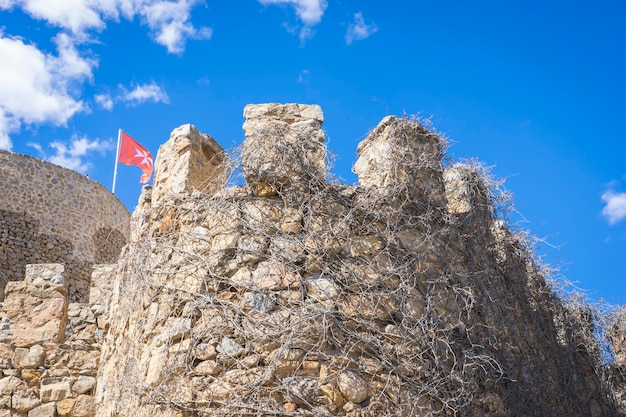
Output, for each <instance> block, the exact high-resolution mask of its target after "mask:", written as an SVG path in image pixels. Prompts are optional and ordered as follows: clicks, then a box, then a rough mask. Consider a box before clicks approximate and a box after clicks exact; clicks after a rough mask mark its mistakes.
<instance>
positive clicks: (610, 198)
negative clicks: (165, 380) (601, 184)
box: [602, 190, 626, 225]
mask: <svg viewBox="0 0 626 417" xmlns="http://www.w3.org/2000/svg"><path fill="white" fill-rule="evenodd" d="M602 201H604V203H605V204H606V205H605V206H604V208H603V209H602V215H603V216H604V217H605V218H606V220H607V221H608V222H609V224H611V225H613V224H615V223H617V222H619V221H621V220H624V219H625V218H626V193H616V192H614V191H612V190H609V191H606V192H605V193H604V194H602Z"/></svg>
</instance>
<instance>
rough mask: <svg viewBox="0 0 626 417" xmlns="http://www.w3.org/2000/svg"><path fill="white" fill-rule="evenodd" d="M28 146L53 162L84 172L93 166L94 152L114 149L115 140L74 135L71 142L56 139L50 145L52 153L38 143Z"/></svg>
mask: <svg viewBox="0 0 626 417" xmlns="http://www.w3.org/2000/svg"><path fill="white" fill-rule="evenodd" d="M28 146H30V147H32V148H34V149H36V150H37V151H38V152H39V154H40V156H41V157H42V158H43V159H45V160H46V161H49V162H52V163H53V164H57V165H61V166H63V167H65V168H69V169H72V170H74V171H77V172H80V173H82V174H84V173H86V172H87V171H89V169H90V168H91V167H92V164H91V162H89V158H90V157H91V155H93V154H94V153H100V154H104V153H106V152H107V151H110V150H112V149H113V142H112V141H110V140H99V139H95V140H89V138H87V137H84V136H82V137H81V136H77V135H74V136H72V138H71V139H70V142H69V143H65V142H59V141H54V142H52V143H50V144H49V145H48V146H49V147H50V148H52V150H53V152H52V153H47V152H46V151H45V150H44V149H43V147H42V146H41V145H40V144H38V143H29V144H28Z"/></svg>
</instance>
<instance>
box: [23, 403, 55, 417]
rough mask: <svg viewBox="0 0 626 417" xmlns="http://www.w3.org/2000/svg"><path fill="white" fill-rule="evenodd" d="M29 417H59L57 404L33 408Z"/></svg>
mask: <svg viewBox="0 0 626 417" xmlns="http://www.w3.org/2000/svg"><path fill="white" fill-rule="evenodd" d="M28 417H57V412H56V404H54V403H47V404H41V405H40V406H38V407H36V408H33V409H32V410H30V411H29V412H28Z"/></svg>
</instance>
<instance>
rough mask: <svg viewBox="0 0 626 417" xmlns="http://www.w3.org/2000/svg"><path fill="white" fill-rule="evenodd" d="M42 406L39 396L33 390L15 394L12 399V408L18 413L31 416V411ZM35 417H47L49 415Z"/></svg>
mask: <svg viewBox="0 0 626 417" xmlns="http://www.w3.org/2000/svg"><path fill="white" fill-rule="evenodd" d="M40 404H41V401H40V400H39V398H38V397H37V395H35V393H34V392H33V391H31V390H27V391H23V392H18V393H15V394H13V398H12V399H11V408H13V409H14V410H15V411H17V412H18V413H28V415H30V413H29V411H31V410H33V409H34V408H35V407H37V406H39V405H40ZM35 415H37V416H39V415H42V416H43V415H46V416H47V415H48V414H35Z"/></svg>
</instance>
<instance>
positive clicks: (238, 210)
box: [0, 104, 626, 417]
mask: <svg viewBox="0 0 626 417" xmlns="http://www.w3.org/2000/svg"><path fill="white" fill-rule="evenodd" d="M244 117H245V119H246V122H245V124H244V130H245V133H246V137H247V139H246V142H244V144H243V146H242V148H243V149H242V157H243V160H242V161H241V162H242V165H243V168H244V176H245V178H246V180H247V182H248V184H247V186H233V187H226V186H225V178H227V177H228V176H229V175H230V174H231V173H232V171H233V170H235V169H237V167H236V166H234V165H233V166H231V165H230V164H232V161H230V160H229V159H228V158H226V157H225V156H224V154H223V151H222V149H221V147H219V145H217V144H216V143H215V142H214V141H213V140H212V139H211V138H210V137H209V136H207V135H203V134H201V133H199V132H198V131H197V130H196V129H195V128H194V127H193V126H191V125H184V126H181V127H180V128H178V129H175V130H174V131H173V132H172V135H171V138H170V141H169V142H168V143H166V144H164V145H163V146H162V147H161V150H160V151H159V156H158V158H157V161H156V164H155V169H156V172H155V187H149V186H147V187H144V189H143V191H142V194H141V197H140V199H139V203H138V206H137V209H136V211H135V213H134V214H133V217H132V219H131V222H130V227H128V222H127V223H126V226H125V227H126V228H127V229H124V230H121V231H120V234H121V235H123V236H130V241H129V243H128V244H127V245H126V246H125V247H124V249H123V250H122V253H121V254H120V256H119V261H118V263H117V264H96V265H93V262H92V261H89V262H87V261H85V262H84V264H81V265H82V266H81V268H82V269H80V271H83V272H81V273H86V272H85V271H87V267H89V271H90V272H89V276H83V277H79V278H77V276H76V273H77V272H76V271H78V269H77V268H76V266H75V265H76V264H75V263H73V262H67V263H65V264H59V263H55V264H42V263H36V264H29V265H26V264H24V263H23V262H24V260H25V259H30V258H29V256H30V255H29V253H30V252H29V250H30V248H31V247H36V248H37V250H40V251H41V257H39V258H36V259H40V260H45V259H49V258H47V256H50V254H55V255H54V256H56V254H57V253H58V251H59V250H66V247H65V246H64V245H65V243H63V242H66V243H67V242H69V243H67V245H68V246H67V248H69V247H71V243H72V241H71V240H69V241H68V240H63V239H65V238H63V239H61V238H58V234H55V235H50V236H48V237H50V239H48V240H45V245H44V246H35V245H36V243H35V242H36V241H37V240H36V239H33V238H32V236H31V235H24V236H25V237H20V239H25V240H24V242H25V244H24V246H15V242H17V241H18V240H17V239H16V238H15V237H16V236H18V233H17V232H16V231H18V230H21V231H24V230H26V229H28V228H29V227H31V226H32V225H38V224H39V223H37V222H38V221H39V220H37V216H32V215H29V214H27V213H18V212H15V211H10V212H9V213H8V214H7V216H8V217H5V218H10V219H12V220H11V221H10V222H9V223H10V224H9V223H7V222H5V223H3V225H2V228H1V229H0V230H1V232H2V233H3V235H2V238H3V239H5V240H3V243H4V242H9V243H7V246H1V247H0V251H1V250H4V248H5V247H10V248H11V249H10V251H6V250H5V251H4V252H2V253H3V254H7V253H12V254H13V255H10V256H8V257H6V258H5V259H13V260H14V262H15V263H14V264H13V263H11V262H9V261H7V262H6V263H5V264H2V267H0V274H4V275H3V276H4V277H5V278H6V277H7V276H10V277H11V282H8V283H7V284H6V296H5V299H4V303H3V304H0V305H1V306H2V311H1V312H0V417H4V416H10V417H26V416H30V417H32V416H41V417H43V416H50V417H66V416H67V417H94V416H98V417H113V416H131V415H132V416H136V417H148V416H150V417H152V416H165V417H168V416H171V417H174V416H175V417H209V416H210V417H215V416H224V417H225V416H232V417H235V416H238V417H239V416H242V417H243V416H316V417H317V416H349V417H357V416H358V417H366V416H372V417H373V416H376V417H378V416H383V417H384V416H406V417H411V416H415V417H417V416H437V415H441V416H449V415H456V416H470V417H473V416H572V417H573V416H593V417H596V416H620V415H626V396H625V395H624V392H626V382H625V380H626V378H624V375H626V371H625V369H624V366H625V365H624V340H626V337H625V336H624V334H626V330H625V326H624V314H623V311H621V312H619V314H616V315H615V317H614V318H615V320H614V321H613V323H612V324H611V326H609V328H608V329H607V331H608V336H609V338H610V340H611V342H612V344H613V352H614V354H615V361H614V362H613V363H611V364H608V365H603V364H602V363H601V362H600V358H599V352H600V348H599V346H598V345H597V343H596V342H595V340H594V336H593V331H594V328H593V321H592V319H591V316H590V315H589V314H588V312H587V311H585V310H584V309H575V308H572V307H571V306H568V305H567V304H564V303H563V302H562V301H561V300H560V299H559V298H558V297H556V296H555V295H554V294H553V293H552V292H551V291H550V289H549V287H548V286H547V284H546V278H545V276H544V275H543V274H542V272H541V268H540V267H539V266H538V265H537V264H536V263H535V261H534V258H533V256H532V254H531V253H530V252H529V249H528V247H527V246H526V245H525V244H524V242H523V241H522V240H520V239H519V238H518V237H516V234H515V233H513V232H512V231H511V230H509V229H508V227H507V226H506V224H505V223H504V222H503V221H502V220H499V219H497V218H496V217H495V213H497V207H496V206H495V205H494V204H496V203H497V200H496V199H495V198H494V191H493V189H491V188H490V187H491V185H490V183H489V181H490V180H489V178H488V177H486V176H485V173H484V172H483V171H482V170H481V169H479V168H476V167H474V166H468V165H462V164H460V165H452V166H449V167H447V168H444V166H443V164H442V163H441V161H440V158H441V154H442V151H443V145H442V144H441V143H440V142H439V141H438V137H437V135H435V134H434V133H431V132H429V131H428V130H426V129H425V128H424V127H423V126H421V125H420V124H419V123H417V122H416V121H414V120H407V119H399V118H395V117H388V118H385V119H384V120H383V121H382V122H381V123H380V124H379V126H378V127H376V128H375V129H374V130H373V131H372V133H370V135H368V137H367V138H366V139H365V140H364V141H363V142H362V143H361V144H360V145H359V148H358V160H357V163H356V165H355V172H357V174H358V175H359V184H358V185H357V186H346V185H336V184H325V181H324V178H325V175H324V172H325V166H324V160H325V152H326V151H325V148H324V143H323V137H324V134H323V132H322V130H321V123H322V121H323V117H322V113H321V110H320V109H319V107H318V106H307V105H299V104H287V105H279V104H262V105H251V106H247V107H246V109H245V111H244ZM276 144H278V145H277V146H273V145H276ZM10 155H12V154H10ZM0 156H2V155H0ZM5 156H6V155H5ZM20 161H22V159H21V158H20V157H19V156H18V157H17V158H16V159H12V158H9V162H11V163H12V164H13V165H9V168H14V167H16V166H17V167H19V166H21V165H20ZM15 164H17V165H15ZM24 166H28V165H24ZM0 170H4V171H6V170H7V167H4V168H3V167H2V166H0ZM29 172H30V171H29ZM11 178H14V177H11ZM0 179H2V177H0ZM0 183H2V181H1V180H0ZM65 185H67V184H65ZM70 185H71V181H70ZM70 185H67V186H68V187H69V186H70ZM0 187H4V188H7V187H8V188H10V186H8V185H6V184H0ZM81 198H82V197H81ZM81 201H82V200H81ZM59 222H61V221H59ZM59 224H60V223H59ZM86 228H88V227H86ZM51 232H54V233H57V232H56V231H52V230H51ZM20 233H21V232H20ZM6 236H10V239H9V240H6ZM20 236H21V235H20ZM29 236H30V237H29ZM55 236H56V237H55ZM54 239H56V240H54ZM42 242H43V241H42ZM98 242H101V241H99V240H98ZM29 245H30V246H29ZM55 245H57V246H55ZM114 248H115V246H110V247H109V249H106V248H104V250H103V252H102V253H104V252H107V251H110V254H111V256H113V255H116V254H115V253H114V252H115V251H114V250H113V249H114ZM107 253H108V252H107ZM103 256H104V255H103ZM107 256H108V255H107ZM55 259H56V258H55ZM59 259H61V260H63V261H67V258H64V257H60V258H59ZM80 259H82V258H80ZM107 259H108V258H107ZM81 262H82V261H81ZM13 267H15V268H13ZM14 271H21V275H19V274H18V275H11V274H14ZM17 278H19V279H17ZM78 281H80V282H82V283H83V284H82V285H83V286H84V288H83V289H82V290H81V291H82V292H79V293H80V297H77V296H73V295H72V294H77V292H76V291H75V290H73V288H76V285H75V284H72V283H73V282H74V283H75V282H78ZM73 285H74V286H73ZM87 290H88V291H87ZM72 291H75V292H74V293H72Z"/></svg>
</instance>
